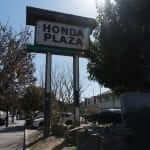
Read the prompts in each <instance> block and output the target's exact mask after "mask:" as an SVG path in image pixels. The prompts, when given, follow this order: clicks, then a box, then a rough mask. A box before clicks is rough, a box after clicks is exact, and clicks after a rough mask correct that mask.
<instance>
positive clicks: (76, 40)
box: [35, 21, 90, 50]
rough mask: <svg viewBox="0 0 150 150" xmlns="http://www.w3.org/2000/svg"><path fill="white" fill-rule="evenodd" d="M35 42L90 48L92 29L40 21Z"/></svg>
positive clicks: (57, 46)
mask: <svg viewBox="0 0 150 150" xmlns="http://www.w3.org/2000/svg"><path fill="white" fill-rule="evenodd" d="M35 36H36V40H35V42H36V43H35V44H37V45H44V46H49V47H56V48H70V49H77V50H88V48H89V36H90V29H89V28H88V27H85V28H84V27H78V26H73V25H68V24H62V23H55V22H49V21H38V22H37V26H36V33H35Z"/></svg>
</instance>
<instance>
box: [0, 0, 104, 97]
mask: <svg viewBox="0 0 150 150" xmlns="http://www.w3.org/2000/svg"><path fill="white" fill-rule="evenodd" d="M26 6H33V7H38V8H43V9H48V10H55V11H59V12H64V13H69V14H74V15H80V16H85V17H92V18H95V17H96V15H97V14H96V6H95V0H1V5H0V22H2V23H7V22H8V23H9V24H10V25H11V26H12V27H13V28H14V29H15V30H16V31H19V30H21V29H22V28H24V27H25V23H26V19H25V16H26V13H25V10H26ZM34 62H35V66H36V69H37V72H36V77H37V78H39V71H40V68H41V67H42V68H44V64H45V56H44V55H38V54H36V58H35V60H34ZM86 65H87V60H86V59H80V80H81V81H82V84H83V85H84V87H85V88H86V87H88V88H86V91H85V92H84V93H83V94H82V97H89V96H93V95H96V94H99V91H100V90H99V85H98V84H97V83H95V82H91V81H89V80H88V78H87V77H88V73H87V70H86ZM53 66H54V67H55V66H57V67H58V68H59V69H61V68H63V67H65V66H69V68H71V67H72V58H71V57H62V56H61V57H60V56H54V57H53ZM105 90H106V89H103V91H105Z"/></svg>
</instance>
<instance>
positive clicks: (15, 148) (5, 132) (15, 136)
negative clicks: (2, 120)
mask: <svg viewBox="0 0 150 150" xmlns="http://www.w3.org/2000/svg"><path fill="white" fill-rule="evenodd" d="M23 125H24V121H23V120H21V121H15V124H11V125H10V127H8V128H5V127H0V150H22V147H23V138H24V132H23V131H24V127H23Z"/></svg>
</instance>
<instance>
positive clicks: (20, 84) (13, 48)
mask: <svg viewBox="0 0 150 150" xmlns="http://www.w3.org/2000/svg"><path fill="white" fill-rule="evenodd" d="M30 37H31V32H30V30H29V29H28V28H25V29H24V30H22V31H21V32H19V33H16V32H14V31H13V29H12V28H11V27H9V26H8V25H3V24H2V23H0V103H2V104H3V106H4V107H5V110H7V112H8V110H10V107H11V108H13V106H14V105H15V106H16V100H17V99H18V98H20V97H22V96H23V95H24V92H25V89H26V88H27V87H28V86H30V85H32V84H33V83H34V81H35V77H34V76H33V74H34V71H35V69H34V65H33V62H32V59H33V57H34V56H33V55H31V54H29V53H27V52H26V50H25V45H26V44H27V43H29V42H30ZM7 118H8V113H7Z"/></svg>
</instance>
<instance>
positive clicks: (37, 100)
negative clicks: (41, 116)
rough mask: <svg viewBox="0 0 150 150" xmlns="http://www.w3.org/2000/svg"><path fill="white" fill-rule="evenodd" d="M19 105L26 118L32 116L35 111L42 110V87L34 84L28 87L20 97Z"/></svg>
mask: <svg viewBox="0 0 150 150" xmlns="http://www.w3.org/2000/svg"><path fill="white" fill-rule="evenodd" d="M20 105H21V110H23V111H24V113H25V116H26V118H28V117H29V118H30V117H32V116H34V114H35V113H36V112H37V111H39V112H42V111H43V105H44V89H43V88H40V87H36V86H30V87H28V88H27V89H26V92H25V95H24V97H23V98H22V99H20Z"/></svg>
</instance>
